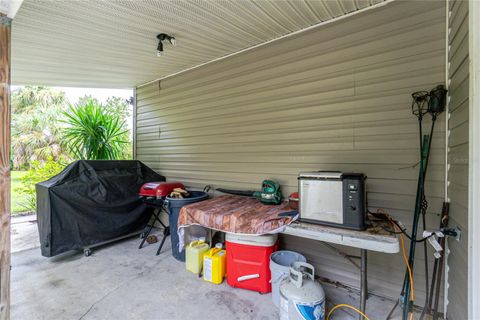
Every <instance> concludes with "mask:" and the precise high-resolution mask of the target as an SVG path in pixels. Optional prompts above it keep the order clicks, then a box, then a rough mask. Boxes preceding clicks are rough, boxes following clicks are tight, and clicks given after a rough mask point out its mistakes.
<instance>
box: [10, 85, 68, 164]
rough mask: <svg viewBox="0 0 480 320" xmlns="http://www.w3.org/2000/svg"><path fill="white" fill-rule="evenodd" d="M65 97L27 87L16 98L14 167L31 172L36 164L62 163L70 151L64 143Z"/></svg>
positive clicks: (47, 89) (13, 134)
mask: <svg viewBox="0 0 480 320" xmlns="http://www.w3.org/2000/svg"><path fill="white" fill-rule="evenodd" d="M66 106H67V99H66V97H65V93H64V92H62V91H58V90H55V89H52V88H48V87H33V86H27V87H24V88H21V89H19V90H18V91H15V92H14V93H13V94H12V126H11V127H12V167H13V169H15V170H19V169H28V168H29V167H30V163H31V162H32V161H40V162H45V161H46V160H47V159H52V160H53V161H58V160H60V158H65V157H66V156H67V154H68V152H67V150H66V149H65V147H64V146H63V145H62V143H61V138H60V137H61V131H62V123H61V122H60V120H61V116H62V113H63V111H64V110H65V109H66Z"/></svg>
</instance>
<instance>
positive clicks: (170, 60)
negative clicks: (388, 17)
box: [12, 0, 383, 88]
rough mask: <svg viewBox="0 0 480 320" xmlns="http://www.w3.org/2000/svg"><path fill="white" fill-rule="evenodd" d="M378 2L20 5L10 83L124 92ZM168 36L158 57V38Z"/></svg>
mask: <svg viewBox="0 0 480 320" xmlns="http://www.w3.org/2000/svg"><path fill="white" fill-rule="evenodd" d="M382 1H383V0H323V1H322V0H306V1H301V0H258V1H253V0H252V1H246V0H236V1H233V0H230V1H228V0H192V1H185V0H161V1H158V0H157V1H155V0H104V1H101V0H82V1H74V0H69V1H68V0H64V1H55V0H24V2H23V4H22V6H21V7H20V10H19V11H18V13H17V16H16V17H15V20H14V23H13V27H12V83H13V84H16V85H27V84H35V85H39V84H41V85H52V86H79V87H104V88H131V87H134V86H135V85H139V84H142V83H145V82H148V81H151V80H154V79H158V78H162V77H165V76H168V75H171V74H174V73H177V72H180V71H182V70H185V69H188V68H192V67H195V66H198V65H200V64H203V63H206V62H209V61H212V60H214V59H217V58H220V57H223V56H225V55H229V54H232V53H235V52H238V51H241V50H243V49H246V48H249V47H252V46H255V45H258V44H261V43H264V42H267V41H270V40H273V39H276V38H279V37H281V36H284V35H287V34H289V33H292V32H296V31H299V30H301V29H304V28H308V27H310V26H312V25H316V24H319V23H322V22H325V21H328V20H332V19H334V18H338V17H341V16H343V15H345V14H348V13H351V12H354V11H358V10H361V9H365V8H368V7H370V6H373V5H376V4H379V3H381V2H382ZM162 32H164V33H167V34H171V35H173V36H175V38H176V39H177V42H178V44H177V47H172V46H171V45H169V44H167V45H165V46H164V49H165V55H164V56H162V57H157V55H156V47H157V44H158V41H157V39H156V35H157V34H158V33H162Z"/></svg>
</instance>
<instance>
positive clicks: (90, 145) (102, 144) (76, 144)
mask: <svg viewBox="0 0 480 320" xmlns="http://www.w3.org/2000/svg"><path fill="white" fill-rule="evenodd" d="M65 117H66V120H65V122H66V123H67V127H66V128H65V130H64V138H65V142H66V144H67V146H68V148H69V149H70V151H71V152H72V154H73V156H74V158H76V159H87V160H116V159H125V154H124V150H125V144H128V130H127V129H125V128H126V124H125V121H124V120H123V119H122V117H121V116H119V115H116V114H113V113H111V112H108V109H106V108H104V107H103V105H102V104H100V103H98V102H97V101H96V100H95V99H91V98H87V99H86V100H84V101H82V102H81V103H78V104H77V105H75V106H72V107H70V109H69V110H68V111H67V112H65Z"/></svg>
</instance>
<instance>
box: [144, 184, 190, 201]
mask: <svg viewBox="0 0 480 320" xmlns="http://www.w3.org/2000/svg"><path fill="white" fill-rule="evenodd" d="M175 188H182V189H185V186H184V185H183V183H181V182H147V183H145V184H144V185H143V186H142V187H141V188H140V192H139V195H140V196H141V197H153V198H156V199H163V198H165V197H166V196H168V195H169V194H170V193H171V192H172V191H173V189H175Z"/></svg>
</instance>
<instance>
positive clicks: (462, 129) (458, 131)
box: [449, 122, 468, 147]
mask: <svg viewBox="0 0 480 320" xmlns="http://www.w3.org/2000/svg"><path fill="white" fill-rule="evenodd" d="M466 143H468V122H464V123H463V124H462V125H460V126H458V127H456V128H454V129H451V130H450V135H449V146H450V147H456V146H459V145H462V144H466Z"/></svg>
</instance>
